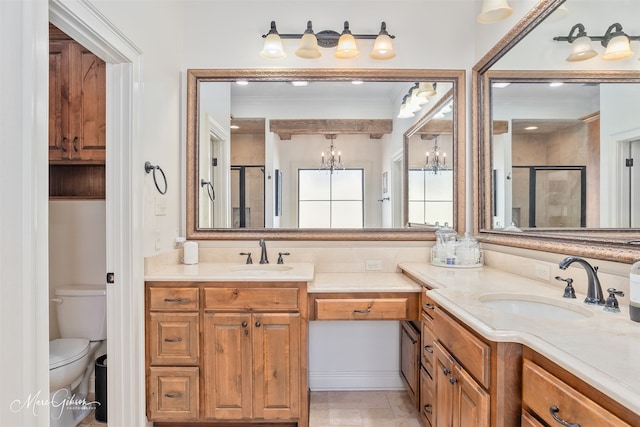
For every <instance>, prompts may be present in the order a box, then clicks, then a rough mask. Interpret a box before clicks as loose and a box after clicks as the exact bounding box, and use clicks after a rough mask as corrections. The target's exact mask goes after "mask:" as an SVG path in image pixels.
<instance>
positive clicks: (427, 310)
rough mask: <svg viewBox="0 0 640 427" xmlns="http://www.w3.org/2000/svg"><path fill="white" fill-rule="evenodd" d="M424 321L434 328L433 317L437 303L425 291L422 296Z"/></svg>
mask: <svg viewBox="0 0 640 427" xmlns="http://www.w3.org/2000/svg"><path fill="white" fill-rule="evenodd" d="M421 307H422V321H423V322H426V323H427V324H428V325H429V327H430V328H431V329H433V318H434V316H435V314H436V313H435V311H436V303H435V302H434V301H433V300H432V299H431V298H430V297H429V296H427V292H426V291H423V292H422V296H421Z"/></svg>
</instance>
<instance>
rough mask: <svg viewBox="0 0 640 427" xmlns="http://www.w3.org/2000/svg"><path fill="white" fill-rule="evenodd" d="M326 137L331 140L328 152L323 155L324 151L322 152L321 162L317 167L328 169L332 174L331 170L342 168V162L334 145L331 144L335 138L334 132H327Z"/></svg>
mask: <svg viewBox="0 0 640 427" xmlns="http://www.w3.org/2000/svg"><path fill="white" fill-rule="evenodd" d="M327 138H329V139H330V140H331V143H330V144H329V154H328V156H327V157H325V155H324V152H323V153H322V162H321V163H320V168H319V169H320V170H326V171H329V172H330V173H331V174H332V175H333V171H337V170H339V169H342V170H344V165H343V164H342V155H341V154H340V152H339V151H337V152H336V147H335V145H334V144H333V141H334V140H335V139H336V134H335V133H333V134H328V135H327Z"/></svg>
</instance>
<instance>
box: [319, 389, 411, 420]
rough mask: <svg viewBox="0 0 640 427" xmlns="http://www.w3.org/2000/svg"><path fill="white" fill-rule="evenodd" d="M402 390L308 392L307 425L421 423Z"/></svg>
mask: <svg viewBox="0 0 640 427" xmlns="http://www.w3.org/2000/svg"><path fill="white" fill-rule="evenodd" d="M419 418H420V415H419V414H418V411H417V409H415V408H414V406H413V405H412V403H411V400H409V395H408V394H407V393H406V392H405V391H314V392H311V408H310V414H309V427H351V426H361V427H421V426H422V424H420V421H419Z"/></svg>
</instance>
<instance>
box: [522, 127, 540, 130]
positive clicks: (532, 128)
mask: <svg viewBox="0 0 640 427" xmlns="http://www.w3.org/2000/svg"><path fill="white" fill-rule="evenodd" d="M536 129H538V126H527V127H526V128H524V130H536Z"/></svg>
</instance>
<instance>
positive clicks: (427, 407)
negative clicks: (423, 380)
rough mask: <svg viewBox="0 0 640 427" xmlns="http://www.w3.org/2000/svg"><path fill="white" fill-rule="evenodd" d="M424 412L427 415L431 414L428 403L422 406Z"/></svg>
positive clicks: (431, 410)
mask: <svg viewBox="0 0 640 427" xmlns="http://www.w3.org/2000/svg"><path fill="white" fill-rule="evenodd" d="M424 412H426V413H427V414H429V415H431V414H433V409H431V405H430V404H429V403H427V404H426V405H424Z"/></svg>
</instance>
